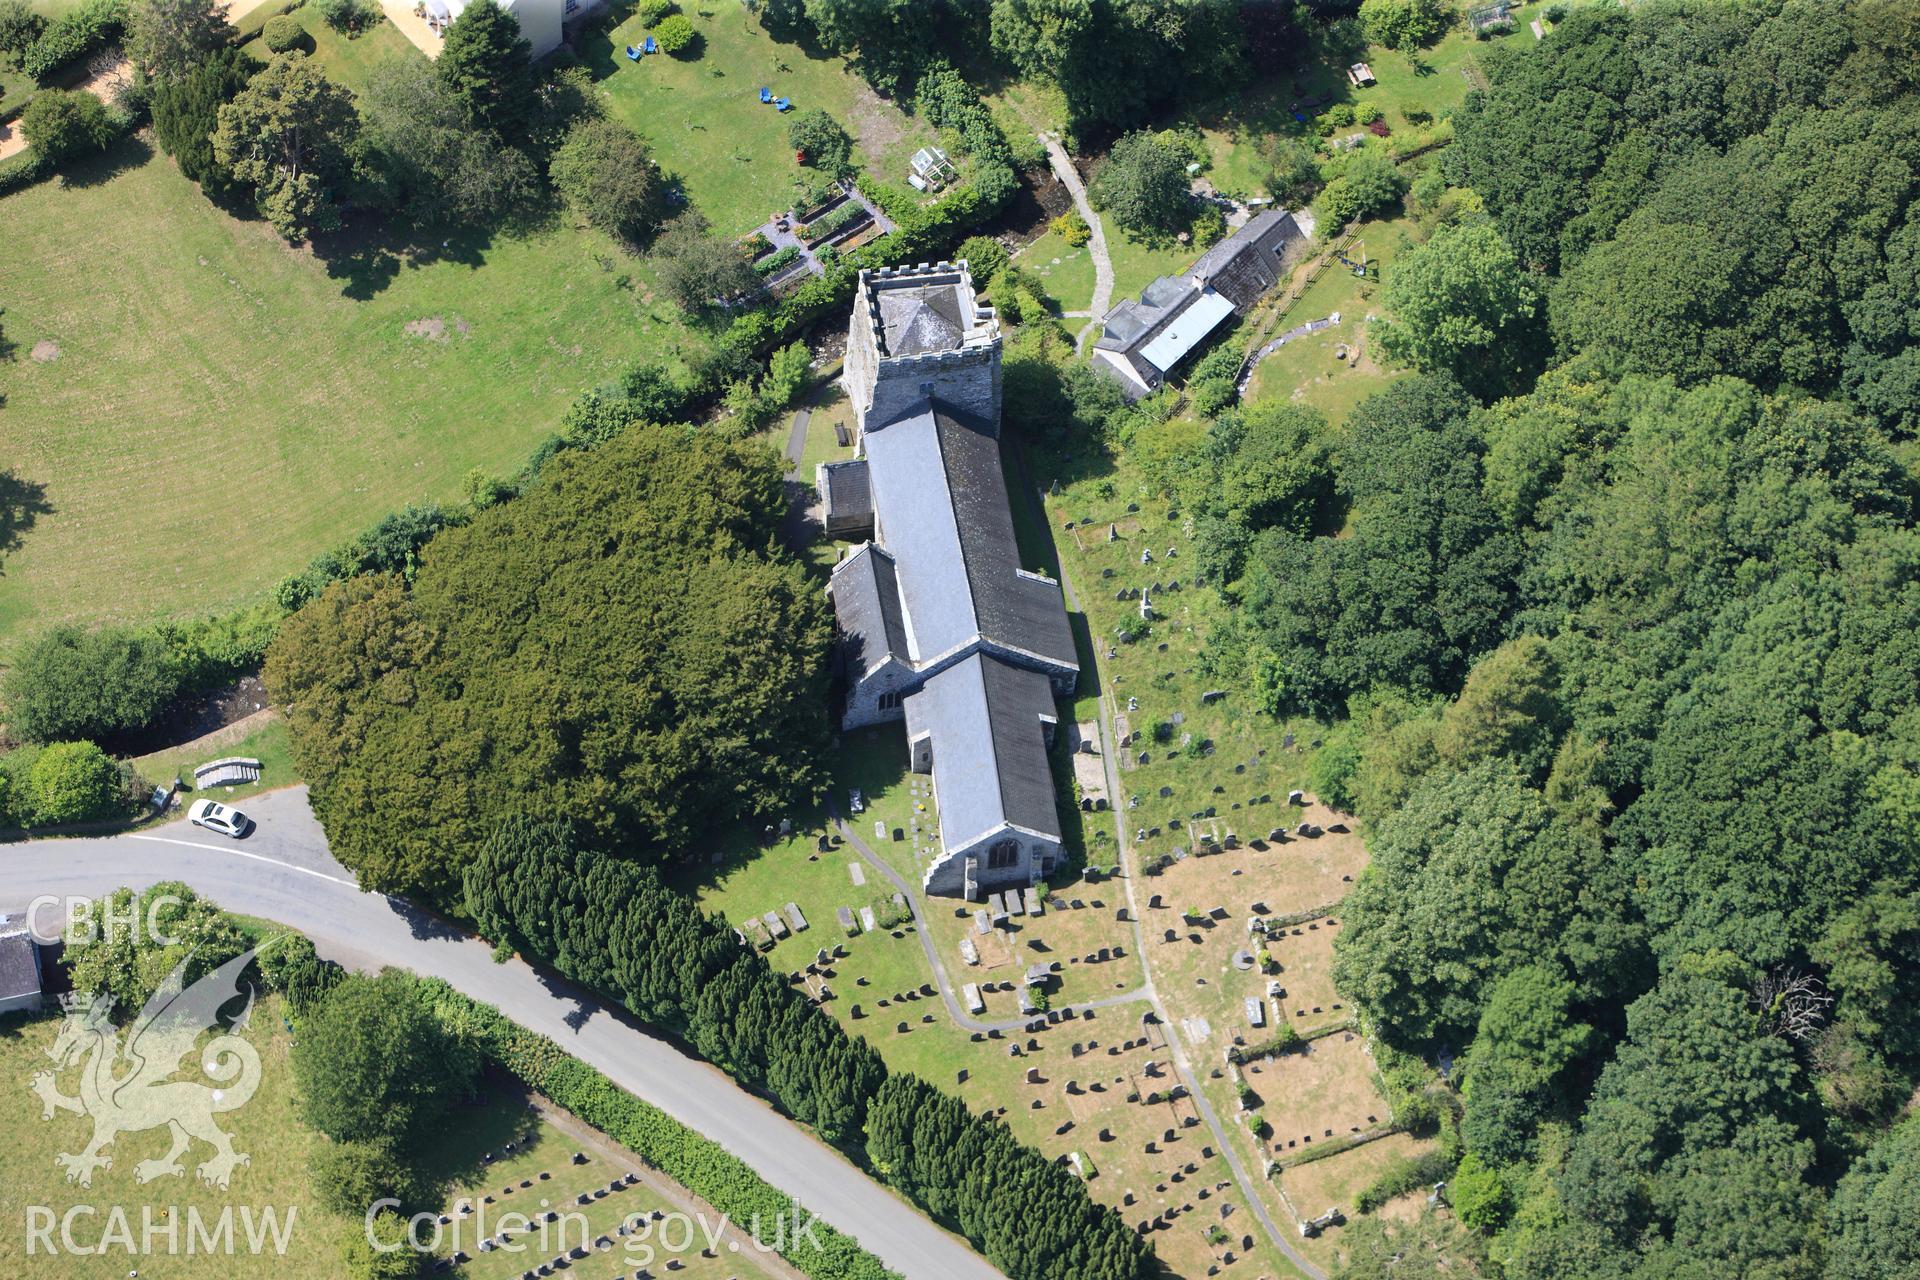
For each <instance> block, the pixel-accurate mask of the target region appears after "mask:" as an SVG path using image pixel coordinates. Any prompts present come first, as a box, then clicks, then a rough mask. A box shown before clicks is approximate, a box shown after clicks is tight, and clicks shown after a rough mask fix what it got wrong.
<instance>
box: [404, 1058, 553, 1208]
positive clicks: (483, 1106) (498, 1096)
mask: <svg viewBox="0 0 1920 1280" xmlns="http://www.w3.org/2000/svg"><path fill="white" fill-rule="evenodd" d="M478 1102H479V1105H478V1106H476V1107H472V1108H458V1109H455V1110H454V1111H453V1113H452V1114H450V1115H449V1116H448V1117H447V1120H446V1122H445V1123H444V1124H442V1125H439V1126H437V1129H436V1133H435V1135H434V1137H433V1139H432V1140H430V1141H428V1142H425V1143H423V1144H421V1146H420V1148H419V1149H418V1150H419V1171H420V1173H421V1175H422V1176H423V1178H424V1179H425V1180H426V1181H427V1182H428V1183H429V1184H431V1185H433V1186H436V1187H442V1188H445V1187H451V1186H454V1185H461V1186H471V1185H473V1184H475V1183H476V1182H479V1181H480V1180H481V1179H482V1177H483V1176H484V1175H485V1174H486V1172H487V1170H488V1167H489V1164H490V1162H489V1161H488V1159H487V1157H488V1156H489V1155H493V1154H495V1153H504V1152H505V1151H506V1147H507V1144H508V1143H509V1142H511V1143H512V1144H514V1146H516V1147H518V1146H521V1145H524V1144H525V1143H527V1142H529V1141H531V1140H532V1139H533V1138H534V1137H535V1136H536V1135H537V1134H538V1133H539V1131H540V1118H539V1116H538V1115H537V1114H536V1113H535V1112H534V1111H533V1109H532V1104H531V1102H530V1101H529V1099H528V1097H527V1093H526V1090H525V1088H524V1087H523V1086H521V1084H520V1082H519V1081H517V1080H515V1079H513V1078H512V1077H511V1076H507V1075H505V1074H504V1073H498V1072H495V1071H491V1070H490V1071H488V1072H487V1074H486V1076H485V1077H484V1079H483V1082H482V1089H481V1093H480V1095H479V1099H478ZM516 1104H518V1105H517V1106H516ZM522 1108H524V1109H522ZM556 1150H557V1148H556Z"/></svg>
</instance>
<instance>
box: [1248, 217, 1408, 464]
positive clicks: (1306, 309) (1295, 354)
mask: <svg viewBox="0 0 1920 1280" xmlns="http://www.w3.org/2000/svg"><path fill="white" fill-rule="evenodd" d="M1423 235H1424V233H1423V232H1421V230H1420V229H1419V228H1418V227H1417V226H1416V225H1415V222H1414V220H1413V219H1411V218H1407V217H1399V218H1393V219H1388V220H1382V221H1379V222H1369V223H1367V224H1365V225H1364V226H1362V227H1361V234H1360V239H1359V241H1358V242H1357V243H1356V244H1354V245H1352V246H1350V247H1349V249H1348V251H1347V253H1348V256H1349V257H1352V258H1354V259H1355V260H1356V261H1358V260H1359V258H1358V254H1359V253H1361V252H1364V254H1365V256H1366V264H1367V275H1366V278H1365V279H1361V278H1360V277H1357V276H1355V275H1354V274H1353V273H1352V272H1351V271H1350V270H1347V269H1345V268H1343V267H1342V266H1341V265H1340V264H1338V263H1335V264H1333V265H1332V266H1331V267H1330V268H1329V269H1328V270H1327V271H1326V273H1325V274H1323V275H1322V276H1321V277H1320V278H1319V279H1318V280H1316V281H1314V283H1313V284H1312V285H1310V286H1308V288H1307V291H1306V292H1305V293H1304V294H1302V295H1301V297H1300V300H1299V301H1298V302H1296V303H1294V305H1293V308H1292V310H1291V311H1290V312H1289V313H1288V314H1287V316H1286V318H1285V319H1284V320H1282V321H1280V322H1279V323H1278V324H1276V325H1275V330H1276V332H1279V331H1285V330H1287V329H1291V328H1293V327H1294V326H1295V325H1298V324H1303V323H1305V322H1307V321H1309V320H1319V319H1322V318H1324V317H1328V316H1332V315H1334V314H1336V313H1337V314H1338V315H1339V317H1340V322H1339V323H1338V324H1336V325H1333V326H1332V327H1330V328H1327V329H1322V330H1320V331H1319V332H1317V333H1312V334H1308V335H1307V336H1306V337H1303V338H1298V339H1295V340H1294V341H1293V342H1290V343H1288V344H1287V345H1286V346H1284V347H1281V348H1280V349H1279V350H1278V351H1276V352H1274V353H1273V354H1272V355H1270V356H1268V357H1267V358H1266V359H1265V360H1263V361H1261V362H1260V365H1259V367H1258V368H1256V369H1255V370H1254V375H1253V380H1252V381H1251V382H1250V383H1249V384H1248V386H1247V400H1248V401H1249V402H1253V401H1259V400H1266V399H1270V398H1274V397H1280V396H1284V397H1287V398H1288V399H1290V400H1293V401H1294V402H1296V403H1299V404H1306V405H1310V406H1312V407H1313V408H1315V409H1318V410H1319V411H1320V412H1321V413H1323V414H1325V415H1326V417H1327V420H1328V421H1329V422H1331V423H1332V424H1334V425H1335V426H1338V425H1339V424H1341V423H1343V422H1345V421H1346V418H1347V415H1348V414H1350V413H1352V412H1353V409H1354V406H1356V405H1358V404H1359V403H1360V402H1361V401H1362V400H1364V399H1366V398H1367V397H1368V396H1370V395H1372V394H1373V393H1374V392H1376V391H1379V390H1380V389H1381V388H1382V387H1384V386H1386V384H1387V383H1388V382H1389V381H1391V380H1392V379H1393V378H1395V377H1397V376H1400V375H1401V374H1402V373H1404V372H1405V370H1403V369H1398V368H1393V367H1390V366H1387V365H1386V364H1385V363H1384V360H1383V358H1382V357H1381V356H1380V355H1379V353H1378V352H1377V351H1376V350H1375V348H1374V344H1373V340H1372V335H1371V334H1370V333H1369V332H1368V324H1367V322H1368V320H1369V318H1370V317H1372V316H1374V315H1376V314H1378V313H1379V312H1380V310H1381V306H1380V301H1379V295H1380V285H1381V273H1382V272H1383V271H1390V270H1392V268H1393V263H1394V261H1395V260H1396V259H1397V258H1398V257H1399V256H1400V255H1401V254H1403V253H1405V252H1406V250H1407V249H1408V248H1409V247H1411V246H1412V245H1413V244H1414V242H1415V237H1416V236H1423ZM1343 345H1344V346H1345V347H1346V348H1347V350H1348V359H1346V360H1340V359H1338V358H1336V355H1335V352H1336V351H1337V350H1338V348H1339V347H1341V346H1343Z"/></svg>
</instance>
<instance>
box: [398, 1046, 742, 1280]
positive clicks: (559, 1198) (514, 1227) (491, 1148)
mask: <svg viewBox="0 0 1920 1280" xmlns="http://www.w3.org/2000/svg"><path fill="white" fill-rule="evenodd" d="M487 1084H488V1087H489V1089H498V1090H500V1091H501V1093H502V1095H503V1096H500V1097H499V1098H498V1099H497V1100H495V1099H489V1101H488V1103H487V1105H486V1106H485V1107H482V1108H473V1109H469V1110H462V1111H456V1112H455V1113H454V1116H453V1120H452V1122H451V1123H449V1124H448V1125H446V1126H445V1127H444V1128H443V1130H442V1136H441V1138H440V1139H439V1141H438V1142H437V1143H436V1144H435V1146H434V1148H433V1149H432V1150H430V1151H428V1152H426V1153H425V1155H426V1157H427V1163H428V1166H429V1169H430V1170H431V1171H432V1172H434V1173H436V1174H439V1173H443V1171H444V1172H445V1173H447V1174H450V1175H451V1178H450V1183H449V1187H448V1193H447V1198H446V1204H445V1206H444V1208H443V1210H442V1212H443V1213H444V1214H445V1215H446V1216H447V1217H450V1218H452V1219H454V1222H455V1223H461V1222H464V1223H465V1224H466V1225H465V1227H464V1228H463V1229H462V1234H461V1235H460V1236H459V1237H458V1238H457V1240H456V1238H455V1237H453V1236H451V1235H449V1236H448V1238H447V1243H446V1245H445V1247H443V1248H442V1249H441V1250H440V1255H441V1256H443V1257H444V1256H447V1255H448V1254H449V1253H450V1252H451V1250H452V1249H453V1248H454V1247H456V1245H457V1246H458V1247H460V1248H462V1249H464V1250H465V1252H466V1253H467V1254H468V1255H469V1259H470V1260H469V1261H467V1262H465V1263H463V1264H462V1265H461V1266H460V1268H459V1271H458V1274H459V1275H461V1276H462V1277H464V1278H465V1280H514V1277H517V1276H519V1275H521V1274H522V1273H523V1272H525V1271H528V1270H533V1269H537V1268H538V1267H539V1266H540V1265H541V1264H542V1263H545V1262H547V1261H549V1260H550V1259H552V1258H554V1257H555V1256H558V1255H561V1254H565V1253H567V1252H568V1251H569V1250H570V1249H573V1248H576V1247H579V1248H587V1249H589V1250H590V1251H591V1253H592V1259H591V1260H584V1261H583V1260H576V1261H574V1263H573V1266H574V1267H576V1268H583V1267H591V1266H595V1265H601V1264H602V1262H604V1264H605V1265H609V1266H613V1267H621V1266H623V1264H624V1265H625V1266H636V1267H643V1268H648V1269H650V1270H652V1271H653V1272H654V1273H655V1274H664V1273H665V1272H666V1271H667V1270H668V1267H667V1261H668V1259H669V1258H671V1259H675V1260H677V1262H678V1263H679V1266H678V1268H677V1269H675V1270H674V1271H673V1274H674V1275H675V1276H678V1277H684V1280H725V1278H726V1277H736V1278H737V1277H746V1278H748V1280H764V1277H766V1276H767V1275H769V1274H770V1272H768V1271H767V1270H766V1269H764V1268H763V1267H762V1266H760V1265H759V1263H758V1262H757V1261H756V1255H755V1253H754V1252H753V1250H752V1247H751V1245H750V1244H748V1243H746V1242H745V1241H744V1238H742V1237H736V1238H735V1240H734V1241H732V1243H739V1244H740V1245H741V1247H740V1248H739V1249H737V1250H734V1249H729V1247H728V1244H729V1241H727V1240H724V1239H723V1240H722V1241H721V1242H720V1243H719V1244H718V1245H717V1246H715V1247H714V1248H713V1254H714V1256H712V1257H709V1256H707V1252H706V1251H707V1250H708V1248H709V1244H710V1241H709V1238H708V1237H707V1236H706V1235H705V1234H703V1233H704V1231H707V1230H711V1231H713V1232H716V1233H718V1232H719V1231H721V1229H722V1223H721V1219H720V1215H719V1213H718V1212H716V1211H715V1210H713V1209H712V1208H711V1207H709V1206H706V1205H704V1204H703V1203H702V1202H698V1201H695V1200H693V1199H692V1197H690V1196H689V1194H688V1193H687V1191H686V1190H685V1188H683V1187H680V1186H678V1185H677V1184H675V1183H672V1182H670V1181H668V1180H667V1179H666V1178H664V1177H662V1176H661V1175H660V1174H659V1173H658V1172H656V1171H653V1170H650V1169H648V1167H647V1166H646V1164H645V1163H644V1162H642V1161H641V1160H640V1159H639V1157H637V1156H635V1155H633V1154H632V1153H631V1152H626V1151H623V1150H621V1149H620V1148H619V1147H617V1146H615V1145H614V1144H613V1143H612V1142H611V1141H610V1140H609V1139H607V1138H606V1137H605V1136H604V1135H601V1134H599V1133H596V1132H593V1131H592V1130H590V1129H586V1128H585V1127H584V1126H582V1125H581V1124H580V1123H579V1122H578V1121H575V1120H572V1118H571V1117H567V1118H565V1119H564V1120H563V1121H562V1123H565V1124H566V1125H567V1127H568V1128H569V1129H571V1130H573V1131H574V1132H573V1133H566V1132H562V1131H561V1129H560V1128H558V1127H556V1124H555V1122H554V1121H553V1120H551V1119H549V1118H548V1117H547V1116H545V1115H543V1114H542V1113H541V1112H539V1111H536V1110H534V1109H533V1108H532V1107H530V1106H529V1105H528V1103H527V1099H526V1097H525V1095H524V1094H523V1093H521V1092H520V1091H519V1089H518V1088H517V1086H516V1085H514V1084H511V1083H508V1082H506V1081H504V1080H502V1079H498V1078H495V1077H489V1078H488V1080H487ZM580 1135H585V1136H580ZM509 1142H511V1143H513V1148H514V1149H513V1150H512V1151H511V1152H508V1151H507V1150H506V1144H507V1143H509ZM576 1151H577V1152H578V1153H579V1154H580V1155H581V1156H582V1157H584V1159H582V1160H581V1162H580V1163H577V1164H576V1163H574V1160H573V1157H574V1154H575V1152H576ZM488 1157H492V1158H491V1159H488ZM628 1173H634V1174H637V1175H640V1177H641V1179H642V1180H641V1181H639V1182H637V1183H636V1184H634V1185H632V1186H622V1187H621V1188H620V1189H619V1190H614V1191H609V1190H607V1188H608V1187H609V1185H610V1184H612V1183H614V1182H615V1181H616V1180H622V1181H623V1180H624V1178H625V1175H626V1174H628ZM522 1183H526V1184H528V1185H525V1186H522V1185H521V1184H522ZM596 1191H598V1192H601V1193H602V1194H601V1195H599V1196H597V1197H596V1196H595V1194H594V1193H595V1192H596ZM582 1195H585V1196H586V1197H587V1201H588V1202H587V1203H586V1204H584V1205H582V1204H579V1203H577V1199H578V1197H580V1196H582ZM463 1201H466V1202H469V1203H471V1204H472V1205H473V1207H474V1210H475V1215H474V1217H470V1218H464V1219H463V1218H462V1217H461V1216H460V1206H461V1203H462V1202H463ZM655 1210H658V1211H660V1212H662V1213H663V1214H665V1215H668V1216H667V1218H665V1219H662V1220H660V1221H654V1220H652V1214H653V1212H654V1211H655ZM547 1212H554V1213H558V1214H560V1215H561V1218H560V1220H559V1221H557V1222H554V1223H551V1224H541V1223H539V1222H537V1221H536V1222H534V1223H533V1224H531V1225H529V1226H522V1225H521V1224H520V1223H518V1222H515V1221H512V1220H508V1219H503V1217H502V1215H506V1214H517V1215H524V1216H525V1217H528V1218H534V1219H538V1218H539V1217H540V1216H541V1215H542V1214H544V1213H547ZM482 1215H484V1226H483V1228H482V1231H484V1232H485V1233H486V1234H489V1235H490V1234H491V1233H492V1232H493V1231H495V1230H497V1229H499V1227H502V1226H503V1227H505V1228H506V1229H507V1230H509V1231H510V1232H512V1234H513V1236H514V1239H512V1240H509V1241H508V1242H507V1244H506V1245H505V1246H504V1247H502V1248H497V1249H494V1250H490V1251H488V1252H484V1253H483V1252H481V1251H480V1250H479V1248H478V1238H477V1237H478V1236H479V1235H480V1234H481V1233H480V1232H476V1231H475V1230H474V1227H473V1224H474V1223H475V1222H476V1221H481V1220H482ZM623 1224H625V1225H627V1226H628V1228H629V1230H628V1233H627V1234H626V1235H624V1236H623V1235H621V1234H620V1232H619V1228H620V1226H621V1225H623ZM453 1229H454V1228H453V1225H452V1224H449V1226H447V1227H446V1228H445V1230H447V1231H449V1232H451V1231H452V1230H453ZM689 1229H690V1231H689ZM601 1239H605V1240H608V1241H610V1242H611V1247H608V1248H596V1247H595V1242H596V1241H598V1240H601ZM517 1245H520V1246H524V1247H523V1248H516V1246H517Z"/></svg>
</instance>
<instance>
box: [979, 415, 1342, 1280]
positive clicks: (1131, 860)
mask: <svg viewBox="0 0 1920 1280" xmlns="http://www.w3.org/2000/svg"><path fill="white" fill-rule="evenodd" d="M1011 456H1012V458H1013V460H1014V465H1015V468H1016V484H1017V488H1018V490H1019V491H1020V492H1021V493H1023V494H1026V495H1027V501H1029V502H1031V503H1033V504H1034V505H1035V507H1036V508H1037V510H1038V512H1039V518H1040V526H1041V527H1042V528H1047V527H1048V525H1047V518H1046V501H1045V499H1044V498H1043V497H1042V496H1041V491H1040V488H1039V486H1037V485H1036V484H1034V482H1033V477H1032V476H1031V475H1030V474H1028V471H1027V458H1026V451H1025V450H1024V449H1022V448H1019V447H1017V446H1016V447H1015V448H1014V449H1013V450H1012V451H1011ZM1055 559H1056V562H1057V564H1058V568H1059V576H1060V590H1061V592H1062V593H1063V594H1064V595H1065V597H1066V602H1067V609H1068V611H1069V612H1071V613H1078V614H1080V615H1081V616H1082V617H1091V615H1089V614H1088V613H1087V611H1086V609H1085V608H1084V607H1082V605H1081V604H1080V597H1079V595H1078V594H1077V593H1076V592H1075V591H1074V589H1073V578H1072V576H1071V575H1069V574H1068V572H1067V566H1066V561H1065V560H1064V559H1061V558H1059V557H1055ZM1099 643H1100V639H1099V637H1098V636H1097V635H1092V636H1090V643H1089V644H1088V650H1089V652H1088V654H1087V664H1088V665H1086V666H1085V667H1083V668H1082V669H1081V673H1080V679H1081V680H1082V681H1083V682H1084V681H1086V680H1088V679H1092V680H1093V682H1094V687H1095V688H1096V689H1098V690H1099V696H1100V762H1101V765H1102V766H1103V767H1104V768H1105V769H1106V771H1107V794H1108V795H1110V796H1112V797H1113V803H1112V805H1111V806H1110V810H1109V811H1110V812H1111V813H1112V814H1113V834H1114V838H1115V839H1117V840H1118V841H1119V842H1120V859H1121V879H1122V880H1124V881H1125V882H1126V886H1127V917H1128V919H1129V920H1130V921H1131V923H1132V925H1133V946H1134V950H1135V951H1136V952H1138V953H1139V956H1140V970H1141V972H1142V973H1143V974H1144V975H1145V976H1146V987H1145V988H1144V990H1145V992H1146V995H1147V998H1148V999H1149V1000H1150V1001H1152V1003H1153V1012H1154V1016H1155V1017H1157V1018H1159V1019H1160V1022H1161V1025H1163V1026H1165V1027H1166V1029H1167V1048H1168V1052H1169V1054H1170V1055H1171V1056H1172V1058H1173V1069H1174V1070H1175V1071H1176V1072H1178V1073H1179V1076H1180V1080H1181V1082H1182V1083H1183V1084H1185V1085H1186V1086H1187V1092H1188V1093H1189V1094H1191V1095H1192V1096H1193V1103H1194V1106H1195V1107H1196V1108H1197V1109H1198V1110H1199V1112H1200V1118H1201V1119H1203V1120H1205V1121H1206V1122H1207V1128H1208V1129H1210V1130H1212V1131H1213V1137H1214V1141H1215V1142H1216V1143H1217V1144H1218V1145H1219V1148H1220V1154H1221V1155H1223V1156H1225V1157H1226V1161H1227V1167H1228V1168H1229V1169H1231V1170H1232V1171H1233V1178H1234V1181H1235V1182H1236V1183H1238V1184H1239V1186H1240V1193H1241V1195H1243V1196H1245V1197H1246V1199H1247V1205H1248V1207H1249V1208H1250V1209H1252V1210H1253V1216H1254V1217H1255V1218H1257V1219H1259V1221H1260V1226H1261V1229H1262V1230H1264V1231H1265V1232H1266V1233H1267V1238H1268V1239H1269V1240H1271V1241H1273V1244H1274V1247H1275V1248H1277V1249H1279V1250H1280V1252H1281V1253H1283V1254H1285V1255H1286V1256H1287V1260H1288V1261H1289V1262H1291V1263H1293V1265H1294V1266H1296V1267H1298V1268H1299V1269H1300V1271H1301V1272H1302V1273H1303V1274H1305V1275H1306V1276H1308V1277H1309V1280H1327V1273H1326V1272H1324V1271H1322V1270H1321V1269H1320V1268H1319V1267H1317V1266H1315V1265H1314V1264H1313V1263H1311V1262H1309V1261H1308V1260H1307V1258H1306V1256H1305V1255H1304V1254H1302V1253H1301V1252H1300V1250H1299V1249H1297V1248H1296V1247H1294V1243H1293V1241H1292V1240H1291V1239H1290V1238H1289V1237H1288V1236H1287V1234H1286V1232H1284V1231H1283V1230H1281V1228H1280V1225H1279V1224H1278V1223H1276V1222H1275V1221H1274V1220H1273V1215H1272V1214H1271V1213H1270V1212H1268V1210H1267V1203H1266V1201H1265V1200H1264V1199H1263V1198H1262V1197H1261V1194H1260V1190H1261V1186H1260V1183H1258V1182H1256V1181H1255V1180H1254V1177H1253V1175H1252V1174H1251V1173H1249V1172H1248V1171H1247V1166H1246V1163H1245V1161H1243V1160H1241V1158H1240V1151H1239V1149H1238V1148H1237V1147H1236V1146H1234V1142H1233V1135H1232V1134H1231V1133H1229V1132H1228V1131H1227V1128H1226V1126H1225V1125H1223V1124H1222V1123H1221V1121H1220V1116H1219V1113H1218V1112H1216V1111H1215V1110H1214V1108H1213V1104H1212V1103H1211V1102H1209V1101H1208V1100H1207V1095H1206V1093H1205V1092H1204V1091H1203V1090H1202V1089H1201V1087H1200V1080H1201V1077H1200V1075H1199V1073H1198V1072H1196V1071H1195V1070H1194V1067H1193V1063H1192V1062H1191V1061H1190V1060H1189V1059H1188V1057H1187V1052H1186V1049H1185V1047H1184V1046H1183V1045H1182V1044H1181V1040H1180V1036H1181V1030H1180V1027H1179V1026H1178V1025H1177V1024H1176V1023H1175V1022H1174V1021H1173V1019H1172V1018H1171V1017H1170V1016H1169V1015H1168V1013H1167V1006H1166V1003H1165V1002H1164V1001H1162V1000H1161V998H1160V991H1159V988H1157V987H1156V986H1155V985H1154V982H1153V962H1152V960H1151V958H1150V953H1149V952H1148V950H1147V935H1146V927H1145V925H1144V924H1143V923H1142V920H1141V914H1140V900H1139V895H1138V893H1137V892H1136V891H1135V886H1136V884H1137V883H1138V882H1139V879H1140V856H1139V852H1138V851H1137V850H1136V849H1135V848H1134V847H1133V833H1132V832H1130V831H1128V830H1127V809H1126V805H1125V804H1124V803H1123V801H1122V797H1123V796H1125V795H1126V792H1125V791H1124V790H1122V789H1121V786H1120V768H1119V765H1118V763H1117V761H1118V760H1119V755H1118V750H1119V744H1118V737H1117V735H1116V734H1115V733H1114V729H1113V717H1114V706H1113V686H1112V685H1111V684H1109V683H1108V682H1107V681H1106V680H1105V679H1104V678H1103V676H1102V674H1101V670H1100V654H1099ZM1083 687H1084V685H1083ZM1265 1172H1266V1171H1265V1170H1262V1171H1261V1175H1262V1178H1264V1177H1265Z"/></svg>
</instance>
